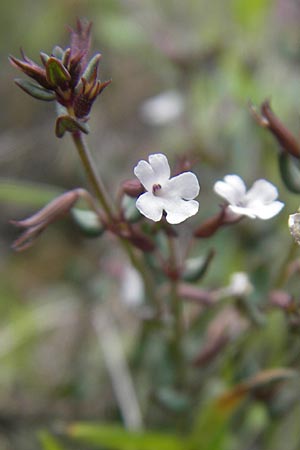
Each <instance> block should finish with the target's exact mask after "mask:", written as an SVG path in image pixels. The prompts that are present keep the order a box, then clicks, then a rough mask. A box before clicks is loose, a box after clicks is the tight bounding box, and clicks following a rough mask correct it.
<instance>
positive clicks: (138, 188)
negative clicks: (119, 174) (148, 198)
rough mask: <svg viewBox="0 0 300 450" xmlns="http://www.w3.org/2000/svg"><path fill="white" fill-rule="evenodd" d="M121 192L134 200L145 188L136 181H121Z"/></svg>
mask: <svg viewBox="0 0 300 450" xmlns="http://www.w3.org/2000/svg"><path fill="white" fill-rule="evenodd" d="M122 191H123V192H124V193H125V194H127V195H128V196H129V197H133V198H136V197H138V196H139V195H141V194H142V193H143V192H144V191H145V188H144V186H143V185H142V184H141V182H140V181H139V180H138V179H132V180H126V181H123V183H122Z"/></svg>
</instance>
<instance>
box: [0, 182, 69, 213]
mask: <svg viewBox="0 0 300 450" xmlns="http://www.w3.org/2000/svg"><path fill="white" fill-rule="evenodd" d="M62 192H63V189H60V188H58V187H56V186H49V185H46V184H39V183H31V182H27V181H17V180H8V179H5V178H0V202H5V203H9V204H12V203H14V204H16V205H21V206H24V205H26V206H27V205H30V206H34V207H40V206H44V204H45V203H48V202H49V201H50V200H52V199H53V198H54V197H56V196H58V195H59V194H61V193H62Z"/></svg>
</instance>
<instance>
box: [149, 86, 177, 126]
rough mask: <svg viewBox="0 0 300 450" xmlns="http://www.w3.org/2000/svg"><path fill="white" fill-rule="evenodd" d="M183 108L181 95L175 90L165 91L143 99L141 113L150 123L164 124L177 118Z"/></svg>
mask: <svg viewBox="0 0 300 450" xmlns="http://www.w3.org/2000/svg"><path fill="white" fill-rule="evenodd" d="M183 110H184V102H183V97H182V95H181V94H180V93H179V92H177V91H166V92H162V93H160V94H158V95H156V96H155V97H151V98H149V99H147V100H145V101H144V103H143V105H142V107H141V114H142V117H143V119H144V121H145V122H146V123H149V124H150V125H166V124H167V123H170V122H172V121H174V120H176V119H178V117H180V115H181V114H182V112H183Z"/></svg>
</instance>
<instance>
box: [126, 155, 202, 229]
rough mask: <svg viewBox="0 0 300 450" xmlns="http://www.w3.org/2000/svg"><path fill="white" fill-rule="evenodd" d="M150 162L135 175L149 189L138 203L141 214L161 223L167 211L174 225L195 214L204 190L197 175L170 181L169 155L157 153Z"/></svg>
mask: <svg viewBox="0 0 300 450" xmlns="http://www.w3.org/2000/svg"><path fill="white" fill-rule="evenodd" d="M148 159H149V162H147V161H144V160H142V161H139V163H138V164H137V166H135V168H134V174H135V175H136V177H137V178H138V179H139V180H140V182H141V183H142V185H143V186H144V187H145V189H146V190H147V192H145V193H144V194H142V195H140V196H139V198H138V199H137V201H136V207H137V209H138V210H139V211H140V213H141V214H143V215H144V216H146V217H147V218H148V219H151V220H154V222H158V221H159V220H160V219H161V218H162V214H163V211H165V212H166V213H167V216H166V220H167V221H168V222H169V223H172V224H177V223H180V222H183V221H184V220H186V219H187V218H188V217H191V216H193V215H195V214H196V213H197V212H198V209H199V203H198V202H197V201H196V200H193V199H194V198H195V197H197V195H198V194H199V190H200V186H199V183H198V179H197V177H196V175H195V174H194V173H192V172H184V173H181V174H179V175H177V176H175V177H173V178H170V166H169V163H168V160H167V157H166V156H165V155H163V154H162V153H156V154H154V155H150V156H149V158H148Z"/></svg>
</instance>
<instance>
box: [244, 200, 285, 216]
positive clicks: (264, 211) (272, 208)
mask: <svg viewBox="0 0 300 450" xmlns="http://www.w3.org/2000/svg"><path fill="white" fill-rule="evenodd" d="M283 207H284V203H282V202H279V201H276V202H272V203H269V204H268V205H261V206H260V207H257V208H251V210H252V211H253V213H254V214H255V216H256V217H258V218H259V219H262V220H267V219H271V218H272V217H274V216H276V215H277V214H278V213H279V212H280V211H281V210H282V208H283Z"/></svg>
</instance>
